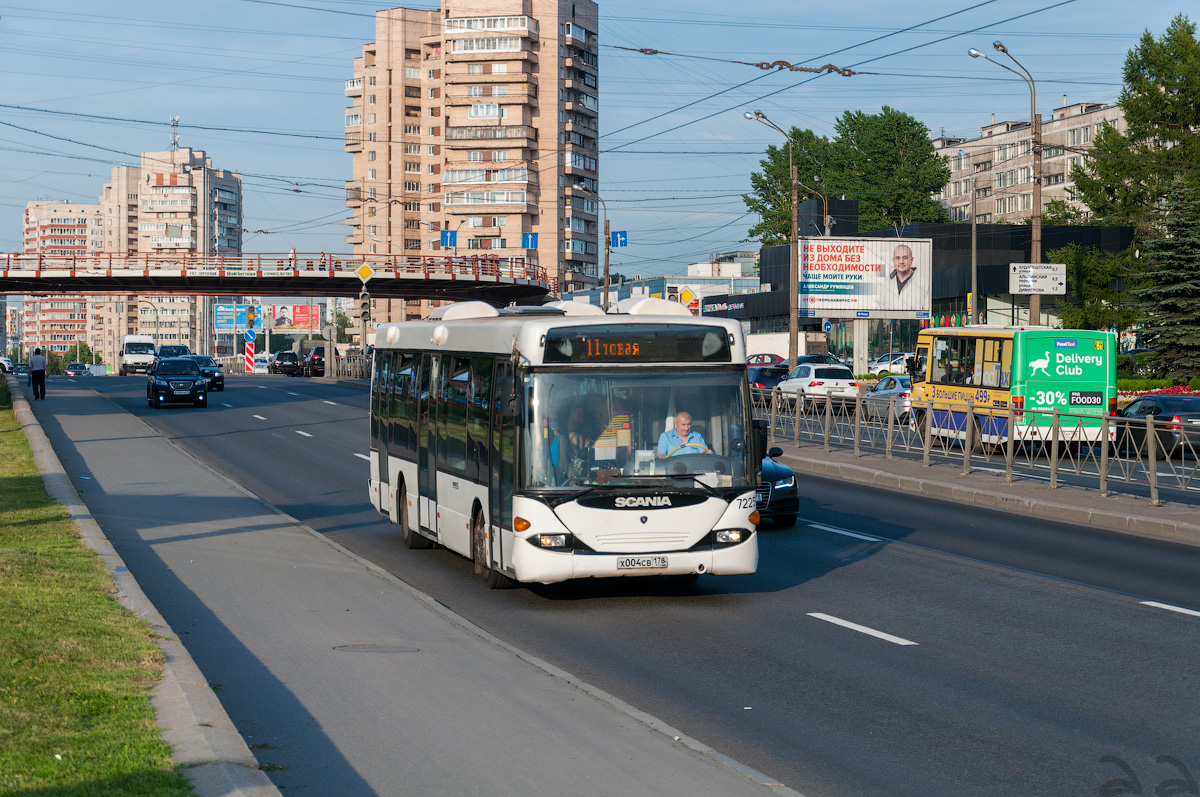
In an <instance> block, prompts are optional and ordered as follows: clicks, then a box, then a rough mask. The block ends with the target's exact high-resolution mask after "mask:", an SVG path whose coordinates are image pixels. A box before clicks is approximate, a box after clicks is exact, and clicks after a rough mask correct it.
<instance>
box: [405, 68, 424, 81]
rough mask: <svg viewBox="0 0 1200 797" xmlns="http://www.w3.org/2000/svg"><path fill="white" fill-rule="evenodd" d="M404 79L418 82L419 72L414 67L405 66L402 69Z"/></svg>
mask: <svg viewBox="0 0 1200 797" xmlns="http://www.w3.org/2000/svg"><path fill="white" fill-rule="evenodd" d="M404 77H406V78H408V79H409V80H420V79H421V70H420V69H419V68H417V67H415V66H406V67H404Z"/></svg>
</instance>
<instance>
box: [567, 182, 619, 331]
mask: <svg viewBox="0 0 1200 797" xmlns="http://www.w3.org/2000/svg"><path fill="white" fill-rule="evenodd" d="M574 187H575V188H578V189H579V190H580V191H586V192H587V193H589V194H591V195H592V196H594V197H596V200H597V201H599V203H600V209H601V210H603V211H604V298H603V299H602V300H601V303H600V306H601V307H603V308H604V311H605V312H608V257H609V253H610V252H611V251H612V236H611V235H610V234H609V232H608V205H606V204H604V200H603V199H601V198H600V195H599V194H597V193H596V192H595V191H593V190H592V189H590V188H588V187H587V186H586V185H584V184H583V183H575V185H574Z"/></svg>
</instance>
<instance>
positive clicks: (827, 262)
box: [800, 238, 933, 318]
mask: <svg viewBox="0 0 1200 797" xmlns="http://www.w3.org/2000/svg"><path fill="white" fill-rule="evenodd" d="M932 295H933V241H932V239H929V238H802V239H801V240H800V315H802V316H813V315H819V316H826V317H831V318H928V317H929V312H930V309H931V305H932V304H933V301H932Z"/></svg>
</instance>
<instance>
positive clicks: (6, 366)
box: [0, 357, 12, 374]
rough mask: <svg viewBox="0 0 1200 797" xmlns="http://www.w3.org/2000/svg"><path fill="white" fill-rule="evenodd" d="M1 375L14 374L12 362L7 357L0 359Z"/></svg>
mask: <svg viewBox="0 0 1200 797" xmlns="http://www.w3.org/2000/svg"><path fill="white" fill-rule="evenodd" d="M0 373H6V374H11V373H12V360H10V359H8V358H7V357H0Z"/></svg>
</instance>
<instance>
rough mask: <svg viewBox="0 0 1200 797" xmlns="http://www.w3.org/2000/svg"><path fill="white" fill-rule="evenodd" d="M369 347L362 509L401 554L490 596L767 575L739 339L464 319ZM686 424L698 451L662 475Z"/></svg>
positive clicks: (472, 306) (604, 325) (625, 313)
mask: <svg viewBox="0 0 1200 797" xmlns="http://www.w3.org/2000/svg"><path fill="white" fill-rule="evenodd" d="M375 340H376V344H375V355H374V358H375V359H374V364H373V373H372V380H371V457H370V459H371V478H370V496H371V501H372V503H373V504H374V505H375V507H376V508H377V509H378V510H379V512H380V514H382V515H384V516H385V517H388V518H390V519H391V521H392V522H393V523H397V524H399V526H400V536H401V539H402V541H403V543H404V544H405V546H406V547H409V548H427V547H430V546H432V545H434V544H440V545H443V546H445V547H446V548H449V549H450V550H452V551H456V552H458V553H460V554H462V555H463V556H466V557H468V558H470V559H472V560H473V561H474V562H475V571H476V573H477V574H479V577H480V578H481V580H482V581H483V582H484V583H485V584H486V585H487V586H489V587H491V588H498V587H507V586H511V585H513V584H514V583H515V582H518V581H520V582H538V583H553V582H557V581H565V580H567V579H573V578H604V577H610V576H643V575H666V576H668V577H672V578H673V579H675V580H677V581H680V582H690V581H694V580H695V579H696V578H698V577H699V576H700V575H701V574H704V573H710V574H714V575H734V574H745V573H753V572H754V571H755V569H756V568H757V566H758V542H757V537H756V534H755V526H756V524H757V522H758V514H757V512H755V509H754V506H755V502H754V490H755V480H756V471H757V469H758V467H759V463H760V461H761V458H762V456H763V452H762V451H761V450H759V449H760V448H761V447H762V446H763V444H764V443H763V442H762V441H761V440H760V439H759V435H758V434H757V433H750V434H748V431H751V430H754V429H755V428H756V427H755V425H754V424H752V422H751V418H752V416H751V413H750V395H749V390H748V388H747V383H746V366H745V362H746V351H745V344H744V342H743V338H742V331H741V327H740V326H739V324H738V323H737V322H736V321H732V320H728V319H715V318H714V319H705V318H694V317H693V316H692V315H691V314H690V313H688V311H687V310H686V309H685V308H683V307H682V306H681V305H678V304H676V303H673V302H667V301H663V300H661V299H628V300H625V301H623V302H620V303H619V304H618V305H617V306H616V308H614V312H610V313H608V314H606V313H604V312H603V311H601V310H600V308H598V307H593V306H590V305H585V304H583V303H577V302H556V303H552V305H547V306H543V307H513V308H505V309H502V310H496V309H495V308H493V307H491V306H490V305H487V304H484V303H483V302H460V303H458V304H454V305H450V306H448V307H444V308H440V309H439V310H436V311H435V312H434V314H433V315H432V316H431V318H430V319H429V320H428V321H419V322H406V323H401V324H381V325H379V327H378V329H377V331H376V337H375ZM680 413H687V414H690V416H691V424H692V430H691V432H692V433H691V434H689V435H687V436H686V438H685V439H686V440H687V441H689V442H688V445H687V446H686V447H679V446H676V447H673V448H672V450H670V451H668V452H666V453H667V454H669V456H664V457H660V456H659V444H660V436H661V435H663V433H664V432H665V431H666V430H668V429H672V430H673V429H674V428H675V426H674V424H675V422H676V420H677V416H679V414H680ZM697 435H698V436H699V438H700V439H697ZM664 442H665V441H664Z"/></svg>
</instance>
